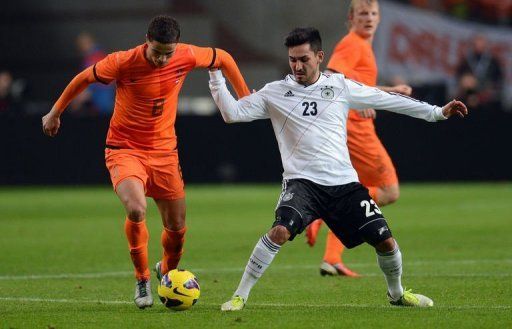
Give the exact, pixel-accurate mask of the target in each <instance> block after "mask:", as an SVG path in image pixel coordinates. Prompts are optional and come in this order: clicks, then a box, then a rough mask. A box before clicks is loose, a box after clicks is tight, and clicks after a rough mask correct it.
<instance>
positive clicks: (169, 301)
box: [158, 269, 200, 311]
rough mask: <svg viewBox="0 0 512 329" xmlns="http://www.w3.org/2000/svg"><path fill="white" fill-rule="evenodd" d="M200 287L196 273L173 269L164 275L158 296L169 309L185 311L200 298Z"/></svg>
mask: <svg viewBox="0 0 512 329" xmlns="http://www.w3.org/2000/svg"><path fill="white" fill-rule="evenodd" d="M199 295H200V289H199V283H198V281H197V278H196V276H195V275H194V274H192V273H191V272H189V271H185V270H178V269H176V270H172V271H169V272H168V273H167V274H165V275H164V276H162V280H161V281H160V285H159V286H158V296H159V297H160V300H161V301H162V303H163V304H164V305H165V306H166V307H167V308H169V309H171V310H175V311H183V310H186V309H189V308H191V307H192V305H194V304H195V303H196V302H197V300H198V299H199Z"/></svg>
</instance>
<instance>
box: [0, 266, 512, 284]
mask: <svg viewBox="0 0 512 329" xmlns="http://www.w3.org/2000/svg"><path fill="white" fill-rule="evenodd" d="M316 268H317V266H314V267H313V266H307V267H306V266H293V267H290V268H283V267H281V268H275V269H274V270H276V271H279V270H281V271H284V270H286V271H288V270H292V269H296V270H303V269H316ZM191 271H192V272H194V273H206V272H209V273H229V272H240V274H242V273H243V271H244V268H242V267H233V268H223V269H216V270H205V269H191ZM382 275H383V274H382V273H364V274H362V277H368V278H369V277H381V276H382ZM128 276H133V272H131V271H124V272H103V273H102V272H99V273H62V274H48V275H44V274H42V275H4V276H0V281H23V280H58V279H98V278H108V277H128ZM403 276H404V277H411V278H413V277H415V278H418V277H419V278H509V277H512V273H489V272H484V273H446V274H442V273H441V274H439V273H416V274H414V273H411V274H407V273H406V274H404V275H403Z"/></svg>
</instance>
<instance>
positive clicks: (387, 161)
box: [306, 0, 412, 277]
mask: <svg viewBox="0 0 512 329" xmlns="http://www.w3.org/2000/svg"><path fill="white" fill-rule="evenodd" d="M348 21H349V33H348V34H347V35H346V36H345V37H344V38H343V39H341V41H340V42H338V44H337V45H336V47H335V49H334V52H333V54H332V56H331V58H330V60H329V62H328V64H327V70H326V72H338V73H343V74H344V75H345V76H346V77H348V78H350V79H353V80H355V81H358V82H362V83H364V84H366V85H368V86H376V85H377V63H376V60H375V55H374V53H373V50H372V42H373V37H374V35H375V32H376V30H377V26H378V25H379V22H380V14H379V4H378V1H377V0H352V1H351V3H350V7H349V13H348ZM378 88H379V89H381V90H384V91H388V92H396V93H401V94H404V95H410V94H411V91H412V90H411V87H409V86H407V85H396V86H393V87H384V86H378ZM375 117H376V112H375V110H374V109H367V110H364V111H362V112H361V111H359V112H358V111H354V110H351V111H350V113H349V116H348V121H347V135H348V137H347V138H348V140H347V144H348V149H349V152H350V160H351V161H352V165H353V166H354V168H355V170H356V171H357V174H358V176H359V180H360V181H361V183H362V184H363V185H364V186H365V187H366V188H368V190H369V192H370V196H371V197H372V198H373V200H375V202H377V204H378V205H379V206H385V205H387V204H390V203H393V202H395V201H396V200H397V199H398V197H399V193H400V190H399V186H398V178H397V175H396V171H395V167H394V166H393V162H392V161H391V158H390V157H389V155H388V153H387V152H386V149H385V148H384V146H383V145H382V143H381V142H380V140H379V137H378V136H377V134H376V132H375V126H374V123H373V120H374V119H375ZM321 223H322V222H321V220H317V221H315V222H313V223H312V224H311V225H310V226H309V227H308V229H307V231H306V237H307V241H308V244H309V245H311V246H313V245H314V244H315V241H316V236H317V234H318V230H319V228H320V225H321ZM343 249H344V246H343V244H342V243H341V242H340V241H339V239H338V238H337V237H336V236H335V235H334V234H333V233H332V232H331V231H330V230H329V232H328V234H327V241H326V248H325V254H324V258H323V262H322V264H321V266H320V274H322V275H346V276H352V277H356V276H358V274H357V273H355V272H353V271H351V270H350V269H349V268H347V267H346V266H345V265H344V264H343V261H342V259H341V254H342V252H343Z"/></svg>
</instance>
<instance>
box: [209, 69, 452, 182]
mask: <svg viewBox="0 0 512 329" xmlns="http://www.w3.org/2000/svg"><path fill="white" fill-rule="evenodd" d="M210 90H211V93H212V96H213V98H214V100H215V103H216V104H217V106H218V107H219V109H220V111H221V114H222V117H223V118H224V121H226V122H228V123H231V122H248V121H253V120H258V119H270V120H271V121H272V126H273V128H274V133H275V135H276V139H277V143H278V145H279V151H280V153H281V161H282V164H283V168H284V173H283V178H284V179H293V178H305V179H308V180H311V181H313V182H315V183H317V184H321V185H327V186H333V185H343V184H348V183H351V182H357V181H358V177H357V173H356V171H355V170H354V168H353V167H352V163H351V162H350V157H349V153H348V148H347V116H348V111H349V109H367V108H375V109H379V110H387V111H392V112H396V113H402V114H406V115H409V116H412V117H415V118H421V119H424V120H427V121H437V120H442V119H445V117H444V116H443V114H442V109H441V108H440V107H438V106H433V105H430V104H427V103H424V102H420V101H418V100H415V99H412V98H409V97H405V96H402V95H398V94H393V93H387V92H384V91H381V90H379V89H377V88H374V87H368V86H365V85H362V84H360V83H357V82H355V81H352V80H350V79H347V78H345V76H343V75H342V74H331V75H326V74H321V75H320V78H319V79H318V80H317V81H316V82H315V83H314V84H312V85H309V86H304V85H301V84H299V83H297V82H296V81H295V78H294V76H293V75H288V76H286V78H285V79H284V80H280V81H274V82H271V83H268V84H267V85H265V87H263V88H262V89H261V90H259V91H258V92H256V93H253V94H251V95H250V96H246V97H244V98H242V99H240V100H238V101H237V100H235V99H234V98H233V96H232V95H231V94H230V92H229V91H228V89H227V87H226V82H225V79H224V77H223V76H222V72H221V71H220V70H217V71H213V72H210Z"/></svg>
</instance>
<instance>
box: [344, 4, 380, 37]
mask: <svg viewBox="0 0 512 329" xmlns="http://www.w3.org/2000/svg"><path fill="white" fill-rule="evenodd" d="M360 3H364V4H367V5H368V6H371V5H373V4H374V3H376V4H377V5H378V4H379V0H350V5H349V6H348V17H347V27H348V29H349V30H350V27H351V26H352V24H350V19H351V18H352V16H353V15H354V8H355V7H356V5H358V4H360Z"/></svg>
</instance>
